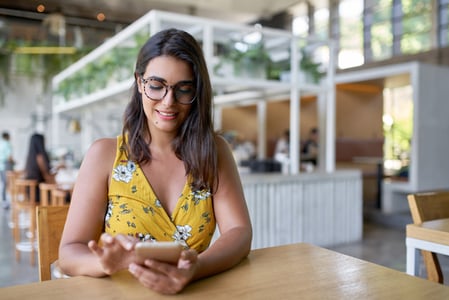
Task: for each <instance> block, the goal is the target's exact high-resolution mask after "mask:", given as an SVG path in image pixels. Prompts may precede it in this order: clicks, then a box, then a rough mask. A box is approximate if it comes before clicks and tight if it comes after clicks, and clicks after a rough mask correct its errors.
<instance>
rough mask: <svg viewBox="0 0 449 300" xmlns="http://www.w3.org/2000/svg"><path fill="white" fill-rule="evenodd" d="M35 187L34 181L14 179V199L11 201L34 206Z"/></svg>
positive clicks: (35, 182) (35, 181)
mask: <svg viewBox="0 0 449 300" xmlns="http://www.w3.org/2000/svg"><path fill="white" fill-rule="evenodd" d="M37 186H38V183H37V180H35V179H23V178H16V179H15V180H14V193H15V197H13V199H12V200H13V201H15V202H21V203H24V204H32V205H34V204H36V192H37Z"/></svg>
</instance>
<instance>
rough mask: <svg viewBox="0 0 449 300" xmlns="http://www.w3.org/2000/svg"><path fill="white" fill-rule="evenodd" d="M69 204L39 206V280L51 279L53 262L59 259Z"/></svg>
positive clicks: (37, 215)
mask: <svg viewBox="0 0 449 300" xmlns="http://www.w3.org/2000/svg"><path fill="white" fill-rule="evenodd" d="M68 209H69V206H68V205H64V206H37V207H36V217H37V240H38V260H39V280H40V281H44V280H51V264H52V263H54V262H55V261H56V260H57V259H58V252H59V243H60V242H61V236H62V231H63V229H64V224H65V220H66V218H67V212H68Z"/></svg>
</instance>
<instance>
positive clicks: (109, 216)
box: [105, 136, 216, 253]
mask: <svg viewBox="0 0 449 300" xmlns="http://www.w3.org/2000/svg"><path fill="white" fill-rule="evenodd" d="M117 144H118V145H121V136H119V137H118V141H117ZM111 178H112V179H111V180H110V183H109V195H108V198H109V203H108V207H107V212H106V214H105V231H106V232H108V233H110V234H112V235H116V234H126V235H129V236H133V237H136V238H138V239H139V240H142V241H177V242H179V243H180V244H182V245H183V246H184V247H185V248H193V249H195V250H197V251H198V252H199V253H200V252H202V251H204V250H205V249H207V247H208V246H209V244H210V242H211V239H212V236H213V233H214V231H215V226H216V223H215V215H214V212H213V203H212V194H211V192H210V190H207V189H202V190H193V189H192V187H191V185H190V182H192V180H191V178H190V177H188V178H187V181H186V183H185V185H184V188H183V191H182V192H181V194H180V196H179V198H178V203H177V205H176V207H175V209H174V210H173V212H172V213H171V215H169V214H167V212H166V211H165V209H164V207H163V205H162V203H161V201H160V199H158V197H157V196H156V195H155V193H154V191H153V189H152V187H151V184H150V183H149V182H148V181H147V179H146V176H145V175H144V174H143V172H142V170H141V168H140V166H139V165H138V164H137V163H135V162H133V161H130V160H128V159H127V156H126V153H125V150H124V148H121V147H119V146H118V147H117V156H116V159H115V163H114V166H113V170H112V174H111Z"/></svg>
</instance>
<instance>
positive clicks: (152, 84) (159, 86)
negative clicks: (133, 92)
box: [148, 83, 164, 90]
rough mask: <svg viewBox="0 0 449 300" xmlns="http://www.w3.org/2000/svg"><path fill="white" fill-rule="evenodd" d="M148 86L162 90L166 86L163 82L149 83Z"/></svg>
mask: <svg viewBox="0 0 449 300" xmlns="http://www.w3.org/2000/svg"><path fill="white" fill-rule="evenodd" d="M148 87H149V88H150V89H152V90H161V89H163V88H164V86H163V85H162V84H157V83H149V84H148Z"/></svg>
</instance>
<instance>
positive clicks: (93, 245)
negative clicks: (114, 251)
mask: <svg viewBox="0 0 449 300" xmlns="http://www.w3.org/2000/svg"><path fill="white" fill-rule="evenodd" d="M87 247H89V249H90V251H92V252H93V253H95V254H96V255H101V254H102V253H103V249H102V248H101V247H99V246H98V244H97V242H95V241H94V240H92V241H89V242H88V243H87Z"/></svg>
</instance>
